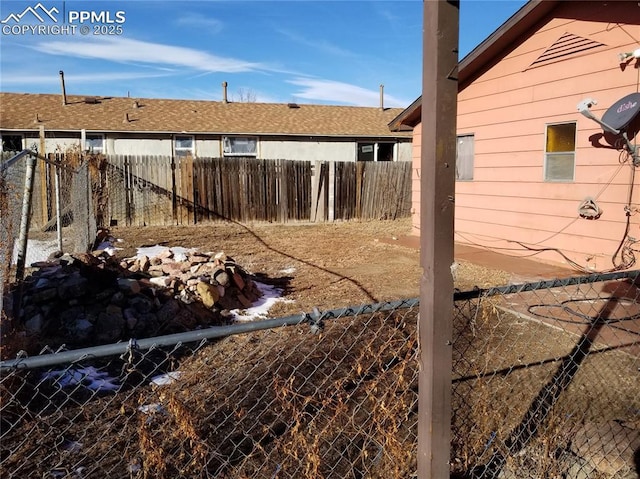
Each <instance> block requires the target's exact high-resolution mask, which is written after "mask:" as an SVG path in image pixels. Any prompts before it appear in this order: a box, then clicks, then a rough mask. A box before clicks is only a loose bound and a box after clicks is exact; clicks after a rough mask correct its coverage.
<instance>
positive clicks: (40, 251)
mask: <svg viewBox="0 0 640 479" xmlns="http://www.w3.org/2000/svg"><path fill="white" fill-rule="evenodd" d="M56 251H59V248H58V240H56V239H52V240H28V241H27V254H26V257H25V262H24V264H26V265H31V264H33V263H37V262H38V261H46V260H47V258H49V255H50V254H51V253H55V252H56ZM19 252H20V251H19V248H18V241H17V240H16V241H15V242H14V243H13V256H12V258H11V264H17V262H18V253H19Z"/></svg>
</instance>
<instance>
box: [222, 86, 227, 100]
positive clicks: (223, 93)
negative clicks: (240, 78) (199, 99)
mask: <svg viewBox="0 0 640 479" xmlns="http://www.w3.org/2000/svg"><path fill="white" fill-rule="evenodd" d="M227 102H228V100H227V82H226V81H223V82H222V103H227Z"/></svg>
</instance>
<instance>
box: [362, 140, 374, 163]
mask: <svg viewBox="0 0 640 479" xmlns="http://www.w3.org/2000/svg"><path fill="white" fill-rule="evenodd" d="M375 146H376V145H375V143H358V161H373V160H374V155H375V153H374V151H375Z"/></svg>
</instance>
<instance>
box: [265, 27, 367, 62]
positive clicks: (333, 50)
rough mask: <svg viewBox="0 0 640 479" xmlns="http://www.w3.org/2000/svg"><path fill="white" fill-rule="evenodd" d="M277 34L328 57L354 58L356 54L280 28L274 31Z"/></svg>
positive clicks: (326, 42) (323, 41) (329, 43)
mask: <svg viewBox="0 0 640 479" xmlns="http://www.w3.org/2000/svg"><path fill="white" fill-rule="evenodd" d="M276 31H277V32H278V33H279V34H281V35H283V36H285V37H286V38H288V39H289V40H291V41H292V42H295V43H298V44H300V45H303V46H305V47H309V48H312V49H314V50H316V51H320V52H322V53H327V54H329V55H333V56H341V57H355V56H356V54H355V53H354V52H351V51H349V50H346V49H344V48H342V47H340V46H338V45H335V44H333V43H331V42H328V41H326V40H319V41H318V40H310V39H308V38H305V37H303V36H302V35H299V34H297V33H294V32H292V31H290V30H284V29H282V28H279V29H277V30H276Z"/></svg>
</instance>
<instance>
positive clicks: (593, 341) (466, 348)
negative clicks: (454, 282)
mask: <svg viewBox="0 0 640 479" xmlns="http://www.w3.org/2000/svg"><path fill="white" fill-rule="evenodd" d="M637 278H638V272H637V271H634V272H626V273H617V274H604V275H593V276H587V277H577V278H569V279H564V280H555V281H544V282H540V283H531V284H524V285H518V286H509V287H504V288H494V289H490V290H488V291H470V292H466V293H458V294H457V295H456V299H457V301H456V302H455V319H454V342H453V357H454V360H453V405H452V409H453V411H452V412H453V415H452V432H453V435H452V437H453V439H452V470H453V471H454V472H456V473H457V474H458V475H459V476H460V477H470V478H494V477H501V478H519V479H522V478H532V479H533V478H542V477H544V478H556V477H557V478H567V479H578V478H620V479H631V478H637V477H638V474H639V472H640V465H639V458H640V456H639V455H640V381H639V379H640V359H639V355H640V305H639V304H638V297H639V295H640V290H639V289H638V287H637V286H636V281H637Z"/></svg>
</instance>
